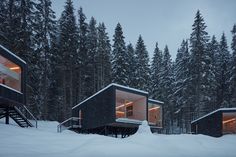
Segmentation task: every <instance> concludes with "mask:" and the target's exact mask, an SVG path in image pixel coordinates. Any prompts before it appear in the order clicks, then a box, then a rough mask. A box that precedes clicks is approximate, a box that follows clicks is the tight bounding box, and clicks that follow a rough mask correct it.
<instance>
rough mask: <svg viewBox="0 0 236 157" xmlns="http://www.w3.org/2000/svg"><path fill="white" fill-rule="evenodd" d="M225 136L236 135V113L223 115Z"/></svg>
mask: <svg viewBox="0 0 236 157" xmlns="http://www.w3.org/2000/svg"><path fill="white" fill-rule="evenodd" d="M222 125H223V134H235V133H236V112H230V113H223V121H222Z"/></svg>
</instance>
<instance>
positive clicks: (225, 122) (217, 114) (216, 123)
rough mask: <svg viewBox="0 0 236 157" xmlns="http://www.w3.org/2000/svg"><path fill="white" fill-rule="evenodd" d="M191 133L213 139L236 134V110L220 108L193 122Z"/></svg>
mask: <svg viewBox="0 0 236 157" xmlns="http://www.w3.org/2000/svg"><path fill="white" fill-rule="evenodd" d="M191 132H192V133H193V134H204V135H209V136H213V137H221V136H223V135H225V134H236V108H220V109H218V110H215V111H213V112H211V113H209V114H207V115H205V116H202V117H200V118H198V119H196V120H194V121H192V122H191Z"/></svg>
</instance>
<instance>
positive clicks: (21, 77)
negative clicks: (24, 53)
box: [0, 45, 34, 127]
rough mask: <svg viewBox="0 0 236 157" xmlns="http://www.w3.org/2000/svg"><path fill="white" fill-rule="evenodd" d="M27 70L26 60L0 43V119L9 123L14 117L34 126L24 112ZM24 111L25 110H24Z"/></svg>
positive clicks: (16, 120) (26, 125) (25, 109)
mask: <svg viewBox="0 0 236 157" xmlns="http://www.w3.org/2000/svg"><path fill="white" fill-rule="evenodd" d="M26 70H27V64H26V62H25V61H24V60H22V59H21V58H19V57H18V56H16V55H15V54H14V53H12V52H11V51H9V50H8V49H6V48H5V47H3V46H2V45H0V119H2V118H5V123H6V124H9V118H12V119H13V120H14V121H15V122H16V123H17V124H18V125H19V126H21V127H28V126H33V125H32V124H31V123H30V122H29V121H28V119H27V117H26V116H25V115H24V114H23V112H25V113H28V114H29V115H30V116H31V119H34V117H33V115H32V114H31V113H29V110H28V109H27V108H26V106H25V104H26ZM22 111H23V112H22Z"/></svg>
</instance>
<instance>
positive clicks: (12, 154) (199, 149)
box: [0, 122, 236, 157]
mask: <svg viewBox="0 0 236 157" xmlns="http://www.w3.org/2000/svg"><path fill="white" fill-rule="evenodd" d="M57 124H58V123H57V122H39V128H38V129H35V128H28V129H27V128H20V127H18V126H14V125H5V124H2V123H1V122H0V157H93V156H94V157H113V156H115V157H120V156H121V157H128V156H129V157H132V156H135V157H141V156H142V157H152V156H153V157H154V156H155V157H235V156H236V149H235V148H236V136H235V135H227V136H223V137H221V138H213V137H208V136H203V135H153V134H151V133H150V132H149V129H148V128H147V127H145V125H142V127H141V128H142V129H140V130H139V131H138V132H137V133H136V134H135V135H133V136H130V137H128V138H125V139H116V138H112V137H105V136H99V135H91V134H90V135H81V134H76V133H74V132H71V131H65V132H63V133H56V126H57Z"/></svg>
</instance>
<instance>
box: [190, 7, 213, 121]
mask: <svg viewBox="0 0 236 157" xmlns="http://www.w3.org/2000/svg"><path fill="white" fill-rule="evenodd" d="M192 27H193V28H192V30H193V32H192V33H191V36H190V47H191V56H190V69H191V70H190V81H191V85H192V87H191V90H190V91H189V93H190V100H191V101H192V102H191V103H192V104H194V105H195V107H194V109H195V113H194V118H196V117H198V116H202V115H205V114H206V113H208V112H209V106H208V105H209V101H210V100H211V99H210V96H209V95H211V93H210V91H211V89H210V88H211V81H212V80H211V79H213V78H212V76H208V75H212V74H213V72H212V71H211V69H210V67H211V64H212V62H211V61H210V58H209V52H208V49H207V46H208V40H209V36H208V33H207V32H206V30H205V29H206V27H207V26H206V25H205V22H204V19H203V17H202V15H201V13H200V11H199V10H198V11H197V14H196V17H195V20H194V24H193V25H192ZM208 59H209V60H208ZM208 77H209V79H208Z"/></svg>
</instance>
